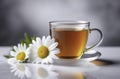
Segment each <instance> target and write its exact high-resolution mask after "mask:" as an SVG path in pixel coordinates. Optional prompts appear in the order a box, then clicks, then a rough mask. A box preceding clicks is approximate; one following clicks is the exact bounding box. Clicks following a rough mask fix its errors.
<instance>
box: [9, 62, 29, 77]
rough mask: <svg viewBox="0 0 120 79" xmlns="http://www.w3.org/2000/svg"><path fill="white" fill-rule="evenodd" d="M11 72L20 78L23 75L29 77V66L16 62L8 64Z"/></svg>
mask: <svg viewBox="0 0 120 79" xmlns="http://www.w3.org/2000/svg"><path fill="white" fill-rule="evenodd" d="M10 65H11V67H10V69H11V72H12V73H14V75H15V76H17V77H18V78H20V79H22V78H24V77H26V78H30V77H31V72H30V69H29V67H27V66H26V65H25V64H21V63H16V64H10Z"/></svg>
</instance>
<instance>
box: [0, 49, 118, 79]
mask: <svg viewBox="0 0 120 79" xmlns="http://www.w3.org/2000/svg"><path fill="white" fill-rule="evenodd" d="M10 49H11V48H10V47H0V79H19V78H18V77H17V76H14V74H13V73H11V72H10V65H9V64H7V62H5V61H6V59H5V58H4V57H3V55H4V54H7V53H8V52H9V51H10ZM95 50H98V51H99V52H101V53H102V55H101V57H100V58H99V60H96V61H93V63H92V62H87V64H84V65H83V64H82V65H70V64H69V65H63V66H62V65H53V66H52V67H53V68H51V70H52V71H54V72H56V73H57V74H58V75H59V74H61V73H62V75H63V76H64V78H63V77H62V78H61V77H57V79H69V77H65V75H66V74H68V73H69V74H72V73H75V72H80V73H82V75H83V77H79V78H81V79H120V47H98V48H96V49H95ZM29 66H31V67H30V68H32V69H33V70H35V69H36V68H35V67H40V66H41V65H29ZM44 67H46V66H43V68H44ZM46 68H48V67H46ZM32 73H33V72H32ZM32 75H33V74H32ZM67 76H70V77H71V75H67ZM32 77H33V76H31V77H30V78H24V79H32ZM37 78H38V77H37ZM34 79H35V78H34ZM42 79H44V78H42ZM47 79H51V77H48V78H47ZM71 79H72V77H71Z"/></svg>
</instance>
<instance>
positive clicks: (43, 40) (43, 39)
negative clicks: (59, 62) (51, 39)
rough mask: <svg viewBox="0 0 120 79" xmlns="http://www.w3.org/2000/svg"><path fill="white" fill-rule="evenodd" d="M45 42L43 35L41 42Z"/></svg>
mask: <svg viewBox="0 0 120 79" xmlns="http://www.w3.org/2000/svg"><path fill="white" fill-rule="evenodd" d="M44 42H45V36H43V37H42V44H44Z"/></svg>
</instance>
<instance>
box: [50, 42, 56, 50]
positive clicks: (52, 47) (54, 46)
mask: <svg viewBox="0 0 120 79" xmlns="http://www.w3.org/2000/svg"><path fill="white" fill-rule="evenodd" d="M57 45H58V43H57V42H55V43H53V44H51V45H50V47H49V50H53V49H55V48H56V47H57Z"/></svg>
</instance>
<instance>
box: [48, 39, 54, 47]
mask: <svg viewBox="0 0 120 79" xmlns="http://www.w3.org/2000/svg"><path fill="white" fill-rule="evenodd" d="M54 42H55V39H54V38H52V39H51V40H50V41H49V42H48V44H47V46H48V47H49V46H50V45H51V44H52V43H54Z"/></svg>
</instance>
